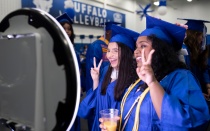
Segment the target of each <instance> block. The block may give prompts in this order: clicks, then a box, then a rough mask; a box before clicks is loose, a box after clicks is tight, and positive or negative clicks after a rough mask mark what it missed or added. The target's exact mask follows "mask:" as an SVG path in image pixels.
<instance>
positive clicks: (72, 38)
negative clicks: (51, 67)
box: [60, 21, 75, 45]
mask: <svg viewBox="0 0 210 131" xmlns="http://www.w3.org/2000/svg"><path fill="white" fill-rule="evenodd" d="M60 24H61V25H62V26H63V25H64V24H69V25H70V30H71V36H70V37H69V38H70V40H71V43H72V44H73V45H74V38H75V34H74V29H73V26H72V24H71V23H70V22H67V21H64V22H60Z"/></svg>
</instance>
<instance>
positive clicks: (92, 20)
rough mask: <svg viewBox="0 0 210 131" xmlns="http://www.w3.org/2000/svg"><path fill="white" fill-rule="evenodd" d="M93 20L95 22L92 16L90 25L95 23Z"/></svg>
mask: <svg viewBox="0 0 210 131" xmlns="http://www.w3.org/2000/svg"><path fill="white" fill-rule="evenodd" d="M93 22H94V17H91V16H90V25H93Z"/></svg>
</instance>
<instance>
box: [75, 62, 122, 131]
mask: <svg viewBox="0 0 210 131" xmlns="http://www.w3.org/2000/svg"><path fill="white" fill-rule="evenodd" d="M107 70H108V66H106V67H105V68H104V70H103V73H102V76H101V79H100V83H99V86H98V87H97V88H96V89H95V90H94V91H93V90H89V92H88V95H87V96H86V97H85V98H84V99H83V101H82V102H81V103H80V106H79V111H78V116H80V117H82V118H86V119H87V118H90V117H92V116H94V120H93V121H92V123H93V125H92V131H100V128H99V124H100V123H99V118H100V114H99V112H100V111H101V110H104V109H110V108H114V109H120V101H115V99H114V86H115V84H116V81H113V82H111V83H110V84H109V85H108V87H107V90H106V94H105V95H101V85H102V80H103V78H104V76H105V74H106V72H107Z"/></svg>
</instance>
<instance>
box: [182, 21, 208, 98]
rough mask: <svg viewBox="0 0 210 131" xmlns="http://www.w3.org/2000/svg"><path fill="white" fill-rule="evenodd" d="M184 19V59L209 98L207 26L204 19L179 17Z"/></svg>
mask: <svg viewBox="0 0 210 131" xmlns="http://www.w3.org/2000/svg"><path fill="white" fill-rule="evenodd" d="M181 20H186V21H187V23H186V24H185V25H187V26H188V29H187V31H186V38H185V40H184V44H183V46H182V48H183V49H185V50H186V51H187V53H186V55H184V60H185V63H186V65H187V67H188V68H189V69H190V70H191V71H192V73H193V74H194V75H195V76H196V77H197V78H198V80H199V82H200V84H201V87H202V91H203V93H204V96H205V98H206V99H207V100H208V99H209V98H210V78H209V73H208V70H207V63H208V53H209V49H208V48H206V33H207V28H206V26H205V24H204V23H209V21H205V20H195V19H181Z"/></svg>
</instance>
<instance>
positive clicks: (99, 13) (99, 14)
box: [98, 8, 102, 17]
mask: <svg viewBox="0 0 210 131" xmlns="http://www.w3.org/2000/svg"><path fill="white" fill-rule="evenodd" d="M98 16H99V17H101V16H102V15H101V10H100V8H98Z"/></svg>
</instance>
